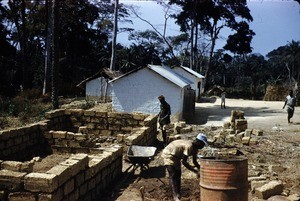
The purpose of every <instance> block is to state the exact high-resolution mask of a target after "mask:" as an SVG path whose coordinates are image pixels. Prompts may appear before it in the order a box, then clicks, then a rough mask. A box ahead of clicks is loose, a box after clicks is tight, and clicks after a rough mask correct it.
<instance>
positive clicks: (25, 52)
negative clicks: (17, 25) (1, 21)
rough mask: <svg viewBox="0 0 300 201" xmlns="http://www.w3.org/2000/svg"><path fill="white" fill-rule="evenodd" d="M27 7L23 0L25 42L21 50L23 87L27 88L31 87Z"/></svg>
mask: <svg viewBox="0 0 300 201" xmlns="http://www.w3.org/2000/svg"><path fill="white" fill-rule="evenodd" d="M25 9H26V4H25V0H22V4H21V20H22V33H23V36H22V39H21V40H22V43H23V48H22V50H21V52H22V71H23V78H22V80H23V88H24V89H27V88H28V87H29V83H28V67H29V64H28V62H29V60H28V44H27V42H28V38H27V28H26V16H25Z"/></svg>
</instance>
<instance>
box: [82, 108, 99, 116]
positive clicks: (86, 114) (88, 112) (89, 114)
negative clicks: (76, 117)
mask: <svg viewBox="0 0 300 201" xmlns="http://www.w3.org/2000/svg"><path fill="white" fill-rule="evenodd" d="M83 115H84V116H90V117H93V116H95V115H96V112H95V110H85V111H84V112H83Z"/></svg>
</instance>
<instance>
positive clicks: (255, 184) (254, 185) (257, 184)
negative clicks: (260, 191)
mask: <svg viewBox="0 0 300 201" xmlns="http://www.w3.org/2000/svg"><path fill="white" fill-rule="evenodd" d="M266 183H268V181H266V180H259V181H257V180H253V181H251V182H250V186H251V192H255V189H256V188H259V187H261V186H263V185H265V184H266Z"/></svg>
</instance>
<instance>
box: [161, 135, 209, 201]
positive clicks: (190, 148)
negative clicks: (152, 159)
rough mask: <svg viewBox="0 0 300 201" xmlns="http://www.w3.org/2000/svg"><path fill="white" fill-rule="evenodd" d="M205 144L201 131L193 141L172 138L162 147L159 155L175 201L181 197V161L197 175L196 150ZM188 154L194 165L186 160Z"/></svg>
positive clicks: (205, 140) (205, 138)
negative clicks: (167, 175)
mask: <svg viewBox="0 0 300 201" xmlns="http://www.w3.org/2000/svg"><path fill="white" fill-rule="evenodd" d="M205 145H208V142H207V137H206V136H205V135H204V134H203V133H199V134H198V135H197V137H196V139H194V140H193V141H192V140H174V141H172V142H171V143H170V144H168V146H166V147H165V148H164V149H163V151H162V155H161V156H162V158H163V161H164V165H165V167H166V169H167V171H168V174H169V183H170V186H171V189H172V194H173V198H174V200H175V201H179V200H180V198H181V194H180V188H181V162H182V164H183V165H184V166H185V167H186V168H187V169H188V170H191V171H192V172H194V173H196V174H197V177H199V169H200V165H199V163H198V162H197V154H198V150H199V149H202V148H203V147H204V146H205ZM189 156H192V157H193V164H194V166H192V165H190V164H189V163H188V162H187V160H188V157H189Z"/></svg>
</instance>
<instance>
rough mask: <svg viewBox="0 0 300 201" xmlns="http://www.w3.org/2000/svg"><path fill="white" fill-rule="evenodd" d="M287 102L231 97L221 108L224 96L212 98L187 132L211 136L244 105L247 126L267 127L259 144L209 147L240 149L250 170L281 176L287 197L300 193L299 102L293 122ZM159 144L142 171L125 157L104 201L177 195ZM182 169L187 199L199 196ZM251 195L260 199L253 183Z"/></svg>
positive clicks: (164, 199)
mask: <svg viewBox="0 0 300 201" xmlns="http://www.w3.org/2000/svg"><path fill="white" fill-rule="evenodd" d="M282 106H283V102H269V101H268V102H265V101H249V100H242V99H226V109H221V108H220V99H219V98H210V99H207V100H206V101H205V102H203V103H197V104H196V115H195V118H194V119H193V120H192V121H191V122H189V123H190V124H191V125H192V126H193V127H196V128H197V129H196V131H195V130H194V131H193V132H191V133H187V134H184V136H185V137H194V136H196V135H197V133H198V132H199V131H200V130H202V131H203V130H204V131H205V132H206V134H207V136H208V138H209V139H212V138H213V136H214V135H215V134H216V133H218V132H220V130H222V125H223V123H224V122H227V121H229V118H230V114H231V111H232V110H243V111H244V113H245V118H246V120H247V122H248V128H253V129H261V130H263V132H264V133H263V136H262V137H259V142H258V144H257V145H252V146H241V145H238V144H234V145H232V146H231V147H221V148H220V147H213V145H211V147H208V148H205V149H207V150H208V151H209V150H219V149H232V148H234V149H238V150H240V151H241V152H242V153H244V155H245V156H246V157H247V158H248V175H257V176H265V177H266V178H267V180H268V181H270V180H281V181H282V182H283V184H284V193H283V195H284V196H286V197H287V196H289V195H295V194H298V195H300V169H299V164H300V116H299V114H300V107H296V109H295V114H294V117H293V118H292V123H291V124H288V123H287V113H286V111H285V110H284V109H282ZM155 146H157V148H158V151H157V154H156V156H155V158H154V160H153V161H151V163H150V164H149V169H146V170H144V171H140V168H137V169H136V170H135V171H133V167H130V166H131V164H130V163H128V162H124V167H123V169H124V175H123V177H122V178H121V179H120V182H118V183H116V184H115V185H114V187H113V188H112V191H111V192H109V193H108V194H107V195H106V196H105V197H103V198H101V200H108V201H109V200H118V201H125V200H126V201H127V200H132V201H139V200H141V201H142V200H162V201H168V200H172V196H171V191H170V187H169V183H168V175H167V173H166V171H165V168H164V167H163V162H162V159H161V158H160V154H161V151H162V147H161V146H160V144H156V145H155ZM207 150H206V151H207ZM202 151H205V150H202ZM126 170H128V171H126ZM125 171H126V172H125ZM182 171H183V174H182V180H181V182H182V186H181V193H182V201H185V200H186V201H187V200H200V186H199V179H197V177H196V175H195V174H194V173H192V172H190V171H188V170H187V169H185V168H184V167H183V169H182ZM248 196H249V201H259V200H260V199H258V198H257V197H256V196H255V194H253V193H252V192H251V190H250V188H249V194H248Z"/></svg>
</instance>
